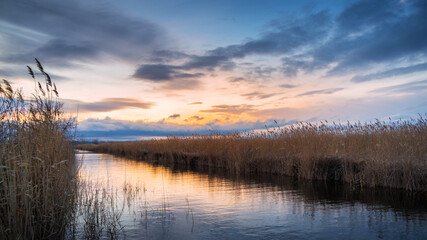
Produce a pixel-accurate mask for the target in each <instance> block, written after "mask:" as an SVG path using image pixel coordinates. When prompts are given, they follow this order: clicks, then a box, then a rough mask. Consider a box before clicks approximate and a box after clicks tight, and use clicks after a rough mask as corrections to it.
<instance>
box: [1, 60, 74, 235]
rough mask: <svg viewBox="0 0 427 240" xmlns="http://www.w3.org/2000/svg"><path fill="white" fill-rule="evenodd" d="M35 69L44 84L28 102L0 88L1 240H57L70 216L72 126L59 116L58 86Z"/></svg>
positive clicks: (9, 88) (3, 86) (6, 87)
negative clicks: (42, 77)
mask: <svg viewBox="0 0 427 240" xmlns="http://www.w3.org/2000/svg"><path fill="white" fill-rule="evenodd" d="M37 64H38V66H39V70H40V72H41V74H43V76H44V77H45V78H46V81H45V84H46V85H45V87H44V88H43V87H42V86H41V84H40V83H38V89H37V90H36V93H35V94H34V95H33V98H32V99H30V100H24V98H23V96H22V94H21V91H20V90H14V89H13V88H12V86H11V85H10V83H9V82H8V81H6V80H3V82H2V84H1V85H0V86H1V87H0V142H1V145H0V238H1V239H61V238H64V237H65V234H66V229H67V227H68V226H69V223H70V222H71V220H72V218H73V217H74V213H73V211H74V207H73V206H74V205H75V201H76V195H75V192H76V189H77V182H76V174H77V170H78V169H77V165H76V162H75V159H74V150H73V146H72V145H71V143H70V141H69V140H70V138H69V130H70V129H71V128H73V126H74V122H73V121H72V120H71V119H67V118H65V117H64V116H63V115H62V112H61V107H62V105H61V103H59V102H58V101H57V90H56V86H55V85H52V82H51V80H50V76H49V75H48V74H47V73H46V72H44V70H43V67H42V66H41V64H40V63H39V62H38V61H37ZM28 70H29V73H30V75H31V76H32V77H33V78H34V73H33V71H32V69H31V68H29V67H28ZM34 81H35V78H34ZM35 83H36V82H35ZM36 86H37V85H36Z"/></svg>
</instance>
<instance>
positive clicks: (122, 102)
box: [63, 98, 155, 112]
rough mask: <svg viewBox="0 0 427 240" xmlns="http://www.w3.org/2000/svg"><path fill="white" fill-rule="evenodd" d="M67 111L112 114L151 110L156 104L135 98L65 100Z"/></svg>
mask: <svg viewBox="0 0 427 240" xmlns="http://www.w3.org/2000/svg"><path fill="white" fill-rule="evenodd" d="M63 101H64V103H65V106H66V108H67V109H66V110H68V111H75V109H77V106H78V109H79V111H80V112H111V111H115V110H121V109H126V108H140V109H150V108H151V107H152V106H154V105H155V104H154V103H153V102H142V101H139V100H137V99H133V98H105V99H102V100H101V101H97V102H82V101H77V100H70V99H64V100H63Z"/></svg>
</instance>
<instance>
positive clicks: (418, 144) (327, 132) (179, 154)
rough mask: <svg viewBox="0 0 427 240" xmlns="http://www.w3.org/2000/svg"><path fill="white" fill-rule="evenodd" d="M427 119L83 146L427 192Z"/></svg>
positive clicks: (136, 155)
mask: <svg viewBox="0 0 427 240" xmlns="http://www.w3.org/2000/svg"><path fill="white" fill-rule="evenodd" d="M426 142H427V121H426V119H424V118H423V117H422V116H420V117H419V118H418V119H413V120H411V121H397V122H391V121H390V122H380V121H376V122H373V123H365V124H361V123H355V124H350V123H348V124H346V125H342V124H328V122H325V123H320V124H311V123H299V124H295V125H292V126H289V127H285V128H279V127H277V128H274V129H270V130H268V131H265V132H251V133H246V134H238V133H235V134H211V135H193V136H189V137H168V138H167V139H160V140H150V141H136V142H110V143H101V144H84V145H78V146H77V148H78V149H82V150H89V151H94V152H100V153H110V154H114V155H118V156H125V157H129V158H133V159H137V160H145V161H155V162H159V163H162V164H166V165H168V164H169V165H170V164H181V165H188V166H192V167H195V168H202V167H203V168H222V169H225V170H226V171H229V172H232V173H236V174H245V173H269V174H280V175H287V176H293V177H294V178H297V179H313V180H324V181H339V182H348V183H350V184H351V185H352V186H353V187H355V188H363V187H376V186H382V187H390V188H402V189H406V190H410V191H426V186H427V165H426V162H427V144H425V143H426Z"/></svg>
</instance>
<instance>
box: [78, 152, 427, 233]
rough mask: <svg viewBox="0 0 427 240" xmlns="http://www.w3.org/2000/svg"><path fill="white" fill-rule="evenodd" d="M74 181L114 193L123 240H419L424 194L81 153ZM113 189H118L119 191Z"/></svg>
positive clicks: (426, 226)
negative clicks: (77, 178)
mask: <svg viewBox="0 0 427 240" xmlns="http://www.w3.org/2000/svg"><path fill="white" fill-rule="evenodd" d="M79 156H80V157H81V156H83V160H82V161H83V162H82V169H81V176H82V178H83V179H85V180H90V181H94V182H97V183H98V184H99V183H101V184H102V185H103V187H104V188H106V189H111V190H112V191H115V193H119V195H118V197H117V198H118V201H117V203H116V204H117V205H118V206H121V205H122V206H123V205H124V206H125V207H124V209H123V212H122V215H121V219H120V221H121V225H122V226H123V227H124V228H123V231H122V233H121V234H122V236H124V235H125V236H126V238H127V239H141V238H146V239H261V238H262V239H269V238H271V239H278V238H281V239H425V237H426V236H427V206H426V203H425V199H426V196H425V194H408V193H405V192H401V191H386V190H375V191H374V190H365V191H361V192H357V191H351V190H350V189H349V188H348V186H344V185H337V184H336V185H334V186H327V185H325V184H324V183H313V182H298V183H297V182H294V181H292V179H289V178H286V177H277V176H257V177H236V176H234V177H230V176H227V175H226V174H224V173H220V172H209V171H206V172H203V171H202V170H199V171H198V172H197V173H196V172H193V171H190V170H186V169H179V168H173V167H172V168H165V167H163V166H153V165H151V164H149V163H144V162H137V161H134V160H130V159H124V158H118V157H113V156H111V155H106V154H94V153H88V152H80V153H79ZM118 190H119V191H118Z"/></svg>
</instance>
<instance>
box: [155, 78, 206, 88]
mask: <svg viewBox="0 0 427 240" xmlns="http://www.w3.org/2000/svg"><path fill="white" fill-rule="evenodd" d="M200 87H201V83H200V81H198V80H196V79H176V80H173V81H168V82H165V83H164V84H162V85H161V86H159V89H162V90H191V89H199V88H200Z"/></svg>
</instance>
